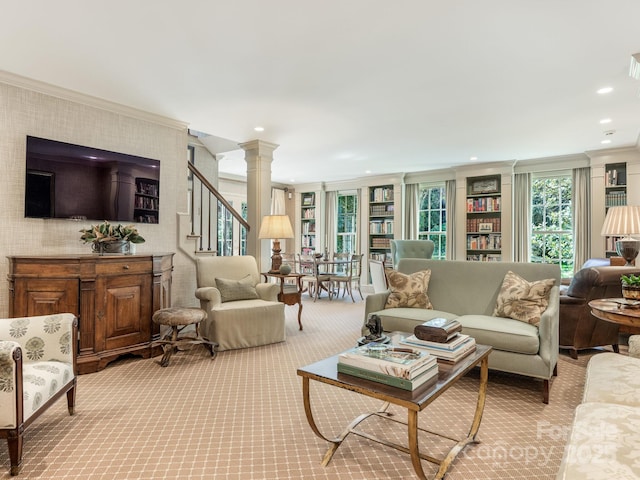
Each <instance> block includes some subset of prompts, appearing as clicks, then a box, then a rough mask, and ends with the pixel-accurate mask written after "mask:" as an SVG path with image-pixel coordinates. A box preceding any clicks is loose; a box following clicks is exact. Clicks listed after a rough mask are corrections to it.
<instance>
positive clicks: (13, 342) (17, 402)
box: [0, 313, 78, 475]
mask: <svg viewBox="0 0 640 480" xmlns="http://www.w3.org/2000/svg"><path fill="white" fill-rule="evenodd" d="M77 340H78V321H77V320H76V318H75V316H74V315H73V314H71V313H61V314H55V315H43V316H35V317H23V318H9V319H0V405H1V406H2V408H1V409H0V437H2V438H6V439H7V444H8V446H9V459H10V462H11V475H17V474H18V473H19V472H20V468H21V467H22V445H23V436H24V431H25V429H26V428H27V427H29V425H31V424H32V423H33V421H34V420H35V419H36V418H37V417H38V416H39V415H40V414H42V413H43V412H44V411H45V410H46V409H47V408H49V407H50V406H51V405H53V403H54V402H55V401H56V400H58V399H59V398H60V397H61V396H62V395H64V394H66V395H67V407H68V410H69V414H70V415H73V409H74V406H75V393H76V375H77V368H76V351H77V350H76V349H77Z"/></svg>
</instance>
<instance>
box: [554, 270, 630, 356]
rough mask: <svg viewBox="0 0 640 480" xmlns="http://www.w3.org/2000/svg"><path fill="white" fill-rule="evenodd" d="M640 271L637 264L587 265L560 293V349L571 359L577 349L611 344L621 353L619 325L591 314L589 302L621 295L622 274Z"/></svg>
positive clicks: (576, 353)
mask: <svg viewBox="0 0 640 480" xmlns="http://www.w3.org/2000/svg"><path fill="white" fill-rule="evenodd" d="M630 273H633V274H635V275H638V274H640V268H636V267H618V266H616V267H612V266H604V267H588V268H582V269H581V270H579V271H578V272H577V273H576V274H575V275H574V277H573V279H572V280H571V283H570V284H569V287H568V288H567V289H566V291H564V292H562V291H561V295H560V348H567V349H569V353H570V355H571V357H572V358H578V350H582V349H586V348H592V347H600V346H605V345H612V346H613V350H614V351H615V352H618V333H619V327H618V325H616V324H614V323H611V322H607V321H604V320H600V319H598V318H596V317H594V316H593V315H592V314H591V309H590V308H589V302H590V301H591V300H595V299H597V298H620V297H622V286H621V283H620V276H621V275H628V274H630Z"/></svg>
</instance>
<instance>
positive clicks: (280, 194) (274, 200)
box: [271, 188, 287, 215]
mask: <svg viewBox="0 0 640 480" xmlns="http://www.w3.org/2000/svg"><path fill="white" fill-rule="evenodd" d="M284 195H285V194H284V190H280V189H279V188H272V189H271V215H286V214H287V211H286V205H285V199H284Z"/></svg>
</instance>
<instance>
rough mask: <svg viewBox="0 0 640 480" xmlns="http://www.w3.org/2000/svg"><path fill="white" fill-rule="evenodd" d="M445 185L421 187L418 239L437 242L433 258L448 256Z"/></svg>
mask: <svg viewBox="0 0 640 480" xmlns="http://www.w3.org/2000/svg"><path fill="white" fill-rule="evenodd" d="M445 199H446V196H445V192H444V186H437V187H433V186H429V187H426V186H425V187H421V190H420V205H419V207H420V210H419V212H418V220H419V223H418V239H420V240H431V241H433V243H434V244H435V248H434V251H433V258H439V259H443V258H445V257H446V251H445V247H446V244H447V242H446V226H447V224H446V205H445V203H446V202H445Z"/></svg>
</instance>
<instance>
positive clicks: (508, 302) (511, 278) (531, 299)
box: [493, 271, 555, 327]
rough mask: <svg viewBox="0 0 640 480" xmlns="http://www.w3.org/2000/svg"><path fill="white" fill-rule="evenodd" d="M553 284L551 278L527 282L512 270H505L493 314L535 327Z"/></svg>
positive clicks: (545, 307)
mask: <svg viewBox="0 0 640 480" xmlns="http://www.w3.org/2000/svg"><path fill="white" fill-rule="evenodd" d="M554 284H555V280H554V279H553V278H547V279H545V280H538V281H535V282H528V281H527V280H525V279H524V278H522V277H521V276H520V275H517V274H515V273H513V272H512V271H509V272H507V274H506V275H505V276H504V280H503V282H502V287H501V289H500V293H499V294H498V301H497V302H496V308H495V310H494V311H493V315H494V316H497V317H507V318H513V319H514V320H520V321H523V322H527V323H530V324H531V325H535V326H536V327H537V326H538V324H539V323H540V316H541V315H542V314H543V312H544V311H545V310H546V309H547V306H549V292H550V291H551V288H552V287H553V285H554Z"/></svg>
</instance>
